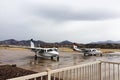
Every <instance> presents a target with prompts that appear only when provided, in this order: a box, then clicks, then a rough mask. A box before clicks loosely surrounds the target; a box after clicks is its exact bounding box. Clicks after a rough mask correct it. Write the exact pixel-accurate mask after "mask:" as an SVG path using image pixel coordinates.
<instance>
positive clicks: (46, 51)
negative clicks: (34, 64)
mask: <svg viewBox="0 0 120 80" xmlns="http://www.w3.org/2000/svg"><path fill="white" fill-rule="evenodd" d="M30 45H31V47H30V49H31V50H32V51H33V52H35V59H37V57H38V56H41V57H50V58H51V59H53V58H54V57H56V59H57V61H58V60H59V53H58V50H57V48H41V47H35V45H34V42H33V39H31V41H30Z"/></svg>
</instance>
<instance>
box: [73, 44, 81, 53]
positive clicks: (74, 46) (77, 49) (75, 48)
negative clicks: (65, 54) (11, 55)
mask: <svg viewBox="0 0 120 80" xmlns="http://www.w3.org/2000/svg"><path fill="white" fill-rule="evenodd" d="M73 50H74V51H81V49H80V48H78V46H77V45H76V44H75V43H74V44H73Z"/></svg>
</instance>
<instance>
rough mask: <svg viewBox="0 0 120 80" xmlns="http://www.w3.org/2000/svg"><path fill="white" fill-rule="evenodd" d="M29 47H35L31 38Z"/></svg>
mask: <svg viewBox="0 0 120 80" xmlns="http://www.w3.org/2000/svg"><path fill="white" fill-rule="evenodd" d="M30 48H35V45H34V42H33V39H31V40H30Z"/></svg>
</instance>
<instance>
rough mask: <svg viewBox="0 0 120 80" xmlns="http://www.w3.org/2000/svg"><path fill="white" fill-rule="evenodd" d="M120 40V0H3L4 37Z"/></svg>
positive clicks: (0, 2)
mask: <svg viewBox="0 0 120 80" xmlns="http://www.w3.org/2000/svg"><path fill="white" fill-rule="evenodd" d="M12 38H14V39H16V40H26V39H31V38H33V39H35V40H42V41H46V42H57V41H63V40H70V41H73V42H79V43H89V42H92V41H104V40H114V41H118V40H120V0H0V40H5V39H12Z"/></svg>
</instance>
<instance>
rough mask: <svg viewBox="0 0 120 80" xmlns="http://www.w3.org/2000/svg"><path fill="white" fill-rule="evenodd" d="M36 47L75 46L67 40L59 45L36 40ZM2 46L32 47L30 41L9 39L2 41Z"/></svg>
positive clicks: (0, 43)
mask: <svg viewBox="0 0 120 80" xmlns="http://www.w3.org/2000/svg"><path fill="white" fill-rule="evenodd" d="M34 43H35V45H38V44H40V45H42V44H61V45H67V44H73V43H72V42H70V41H68V40H65V41H62V42H57V43H48V42H44V41H41V40H34ZM0 45H22V46H30V40H21V41H18V40H15V39H8V40H3V41H0Z"/></svg>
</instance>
